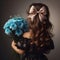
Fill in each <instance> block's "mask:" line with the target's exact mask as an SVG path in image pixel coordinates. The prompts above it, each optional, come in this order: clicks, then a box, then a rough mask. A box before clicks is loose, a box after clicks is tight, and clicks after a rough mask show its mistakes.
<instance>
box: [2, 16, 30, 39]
mask: <svg viewBox="0 0 60 60" xmlns="http://www.w3.org/2000/svg"><path fill="white" fill-rule="evenodd" d="M3 29H4V31H5V34H7V35H9V36H11V37H12V38H13V39H15V40H19V38H20V37H21V36H22V34H23V33H24V32H27V31H28V29H29V26H28V22H27V20H26V19H24V18H22V17H13V18H10V19H9V20H8V21H7V22H6V23H5V24H4V26H3Z"/></svg>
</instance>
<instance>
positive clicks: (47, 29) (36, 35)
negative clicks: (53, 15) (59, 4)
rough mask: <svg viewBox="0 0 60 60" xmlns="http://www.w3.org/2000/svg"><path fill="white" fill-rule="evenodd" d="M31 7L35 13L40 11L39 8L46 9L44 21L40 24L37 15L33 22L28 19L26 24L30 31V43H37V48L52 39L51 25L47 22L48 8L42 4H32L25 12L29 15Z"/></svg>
mask: <svg viewBox="0 0 60 60" xmlns="http://www.w3.org/2000/svg"><path fill="white" fill-rule="evenodd" d="M31 6H34V7H35V8H36V9H37V11H39V10H40V8H41V7H43V6H44V7H45V8H46V12H47V14H46V15H45V16H46V19H45V20H42V22H41V21H40V19H39V14H37V15H36V16H35V17H34V19H33V22H32V21H31V20H30V19H29V18H28V19H27V20H28V22H29V28H30V29H31V30H32V34H33V35H32V42H34V41H37V44H38V46H40V45H41V44H42V45H44V44H45V42H46V41H48V40H50V39H51V38H52V37H53V34H52V26H53V25H52V23H51V22H50V20H49V16H50V13H49V8H48V6H46V5H45V4H42V3H33V4H31V5H30V6H29V8H28V10H27V14H28V15H29V10H30V8H31Z"/></svg>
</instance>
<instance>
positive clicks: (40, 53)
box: [17, 37, 54, 60]
mask: <svg viewBox="0 0 60 60" xmlns="http://www.w3.org/2000/svg"><path fill="white" fill-rule="evenodd" d="M30 41H31V40H30V39H28V38H24V37H22V38H21V39H20V40H19V42H18V43H17V47H18V48H19V49H22V50H24V51H25V53H24V54H23V55H20V60H48V59H47V57H46V56H45V55H44V53H46V51H47V50H51V49H53V47H54V46H53V47H46V46H44V47H42V48H41V47H37V46H36V45H35V44H30ZM51 42H53V41H52V40H51ZM51 42H50V43H51ZM51 45H53V44H51ZM37 48H40V49H37Z"/></svg>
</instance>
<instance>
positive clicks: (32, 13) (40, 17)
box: [28, 6, 47, 21]
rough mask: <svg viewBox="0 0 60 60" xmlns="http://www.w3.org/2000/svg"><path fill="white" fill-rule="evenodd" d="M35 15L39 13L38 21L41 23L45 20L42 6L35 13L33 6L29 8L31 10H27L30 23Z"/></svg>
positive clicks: (44, 11)
mask: <svg viewBox="0 0 60 60" xmlns="http://www.w3.org/2000/svg"><path fill="white" fill-rule="evenodd" d="M37 13H39V19H40V20H41V21H42V20H43V19H44V18H45V15H46V14H47V12H46V8H45V7H44V6H43V7H41V8H40V10H39V11H37V9H36V8H35V7H34V6H31V8H30V10H29V15H28V18H30V19H31V21H33V19H34V17H35V15H36V14H37Z"/></svg>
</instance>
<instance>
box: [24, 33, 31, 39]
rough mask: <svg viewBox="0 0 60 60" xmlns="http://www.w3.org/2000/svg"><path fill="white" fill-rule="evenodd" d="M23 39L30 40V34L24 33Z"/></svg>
mask: <svg viewBox="0 0 60 60" xmlns="http://www.w3.org/2000/svg"><path fill="white" fill-rule="evenodd" d="M23 38H27V39H30V38H31V33H30V32H25V33H24V34H23Z"/></svg>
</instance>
